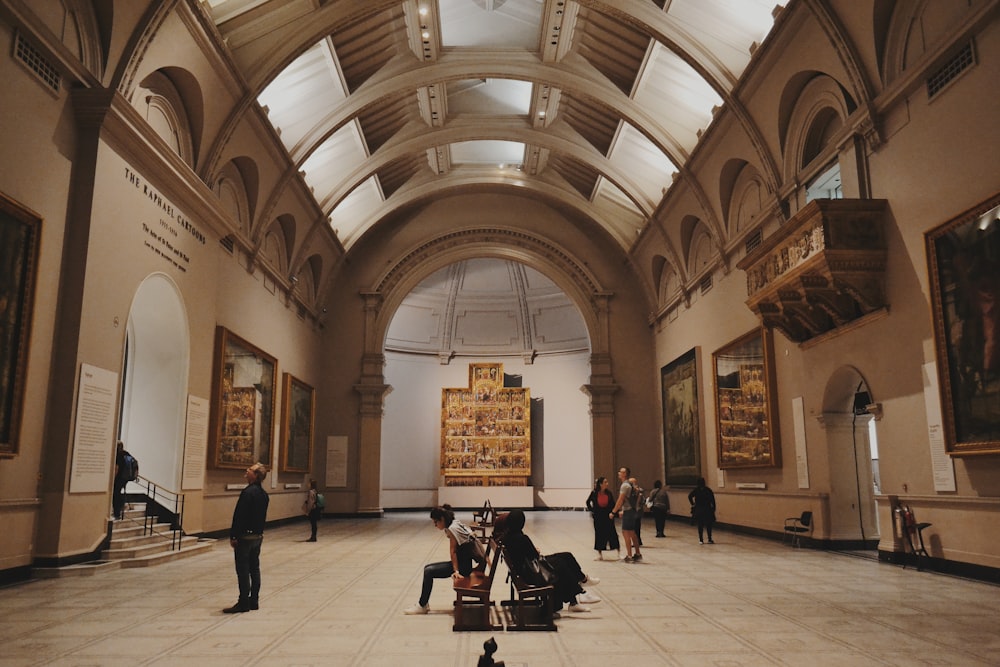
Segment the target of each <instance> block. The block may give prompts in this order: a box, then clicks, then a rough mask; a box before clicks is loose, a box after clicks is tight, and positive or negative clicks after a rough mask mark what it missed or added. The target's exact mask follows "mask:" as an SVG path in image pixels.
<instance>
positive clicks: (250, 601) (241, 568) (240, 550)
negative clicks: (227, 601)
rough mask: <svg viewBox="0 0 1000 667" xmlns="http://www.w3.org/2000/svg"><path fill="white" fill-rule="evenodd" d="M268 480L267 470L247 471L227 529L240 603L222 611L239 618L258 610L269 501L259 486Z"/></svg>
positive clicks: (254, 467)
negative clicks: (234, 557) (247, 612)
mask: <svg viewBox="0 0 1000 667" xmlns="http://www.w3.org/2000/svg"><path fill="white" fill-rule="evenodd" d="M265 477H267V467H266V466H265V465H264V464H263V463H255V464H253V465H252V466H250V467H249V468H247V471H246V479H247V485H246V488H244V489H243V491H241V492H240V499H239V500H237V501H236V509H235V510H233V525H232V527H230V529H229V545H230V546H231V547H232V548H233V554H234V555H235V556H236V578H237V580H238V581H239V585H240V599H239V601H237V603H236V604H234V605H233V606H232V607H227V608H226V609H223V610H222V611H223V612H225V613H227V614H239V613H242V612H244V611H250V610H251V609H257V608H258V607H259V602H258V596H259V594H260V547H261V544H262V543H263V541H264V523H265V522H266V521H267V504H268V502H269V501H270V499H269V498H268V497H267V491H265V490H264V488H263V487H262V486H261V482H263V481H264V478H265Z"/></svg>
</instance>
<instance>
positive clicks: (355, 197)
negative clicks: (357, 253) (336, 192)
mask: <svg viewBox="0 0 1000 667" xmlns="http://www.w3.org/2000/svg"><path fill="white" fill-rule="evenodd" d="M381 205H382V194H381V193H380V192H379V188H378V183H376V181H375V177H374V176H372V177H371V178H369V179H367V180H366V181H365V182H364V183H362V184H361V185H359V186H358V187H356V188H355V189H354V191H353V192H351V194H349V195H348V196H347V197H345V198H344V199H343V200H342V201H341V202H340V204H339V205H338V206H337V207H336V208H335V209H334V210H333V212H332V213H331V214H330V227H332V228H333V233H334V234H336V235H337V238H339V239H340V242H341V243H343V244H344V247H345V248H350V247H351V245H353V244H354V242H355V241H357V240H358V238H360V237H361V235H362V234H364V233H365V231H367V229H368V227H369V226H370V223H371V215H372V213H373V212H374V211H377V210H378V209H379V207H380V206H381Z"/></svg>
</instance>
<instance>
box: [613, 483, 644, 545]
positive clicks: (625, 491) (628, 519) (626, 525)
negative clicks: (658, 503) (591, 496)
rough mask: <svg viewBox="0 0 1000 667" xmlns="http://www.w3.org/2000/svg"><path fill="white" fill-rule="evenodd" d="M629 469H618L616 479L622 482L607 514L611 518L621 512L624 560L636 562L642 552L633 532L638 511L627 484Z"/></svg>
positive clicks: (632, 492)
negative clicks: (612, 505)
mask: <svg viewBox="0 0 1000 667" xmlns="http://www.w3.org/2000/svg"><path fill="white" fill-rule="evenodd" d="M630 473H631V471H630V470H629V469H628V468H620V469H619V470H618V480H619V481H620V482H621V483H622V485H621V487H620V488H619V490H618V501H617V502H616V503H615V506H614V508H613V509H612V510H611V514H610V515H609V516H610V517H611V518H612V519H614V518H615V515H616V514H618V513H619V512H621V517H622V537H624V538H625V553H626V556H625V559H624V560H625V562H626V563H637V562H639V561H641V560H642V553H641V552H640V551H639V540H638V539H637V538H636V534H635V524H636V521H637V520H638V514H639V512H638V511H637V510H636V507H635V498H634V495H635V493H634V489H633V488H632V485H631V484H629V482H628V478H629V474H630Z"/></svg>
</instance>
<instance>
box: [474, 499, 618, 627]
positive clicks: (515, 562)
mask: <svg viewBox="0 0 1000 667" xmlns="http://www.w3.org/2000/svg"><path fill="white" fill-rule="evenodd" d="M523 531H524V512H522V511H521V510H511V511H510V512H507V513H506V514H501V515H500V516H498V517H497V518H496V521H495V522H494V524H493V536H494V537H495V538H496V539H497V541H498V542H499V543H500V544H501V546H502V548H503V555H504V560H505V561H506V562H507V568H508V569H509V570H510V571H511V573H512V574H513V575H514V576H516V577H518V578H520V579H521V580H522V581H525V582H527V583H529V584H531V585H532V586H545V585H551V586H552V588H553V589H555V593H556V599H557V600H558V608H557V610H558V609H561V608H562V605H563V604H567V605H569V607H568V609H569V611H571V612H587V611H590V610H589V609H587V608H586V607H584V606H583V604H588V603H592V602H600V601H601V598H599V597H597V596H596V595H594V594H593V593H588V592H587V591H585V590H584V589H583V586H581V585H580V584H584V583H591V584H597V583H599V580H598V579H597V578H596V577H588V576H587V575H586V574H584V572H583V570H582V569H581V568H580V563H579V562H578V561H577V560H576V557H575V556H574V555H573V554H571V553H569V552H568V551H560V552H559V553H554V554H550V555H548V556H542V555H541V554H540V553H538V549H536V548H535V545H534V543H533V542H532V541H531V538H530V537H528V536H527V535H525V534H524V532H523ZM546 571H547V572H546Z"/></svg>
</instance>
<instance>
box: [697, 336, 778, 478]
mask: <svg viewBox="0 0 1000 667" xmlns="http://www.w3.org/2000/svg"><path fill="white" fill-rule="evenodd" d="M712 368H713V377H714V382H715V418H716V427H717V441H718V445H719V467H720V468H723V469H737V468H765V467H775V466H779V465H781V446H780V444H781V443H780V437H779V431H778V408H777V403H776V399H775V397H776V396H777V390H776V387H775V384H774V340H773V336H772V333H771V331H770V330H769V329H764V328H761V329H755V330H753V331H751V332H749V333H747V334H744V335H743V336H740V337H739V338H737V339H736V340H734V341H732V342H730V343H728V344H727V345H724V346H723V347H721V348H719V349H718V350H716V351H715V352H714V353H712Z"/></svg>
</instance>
